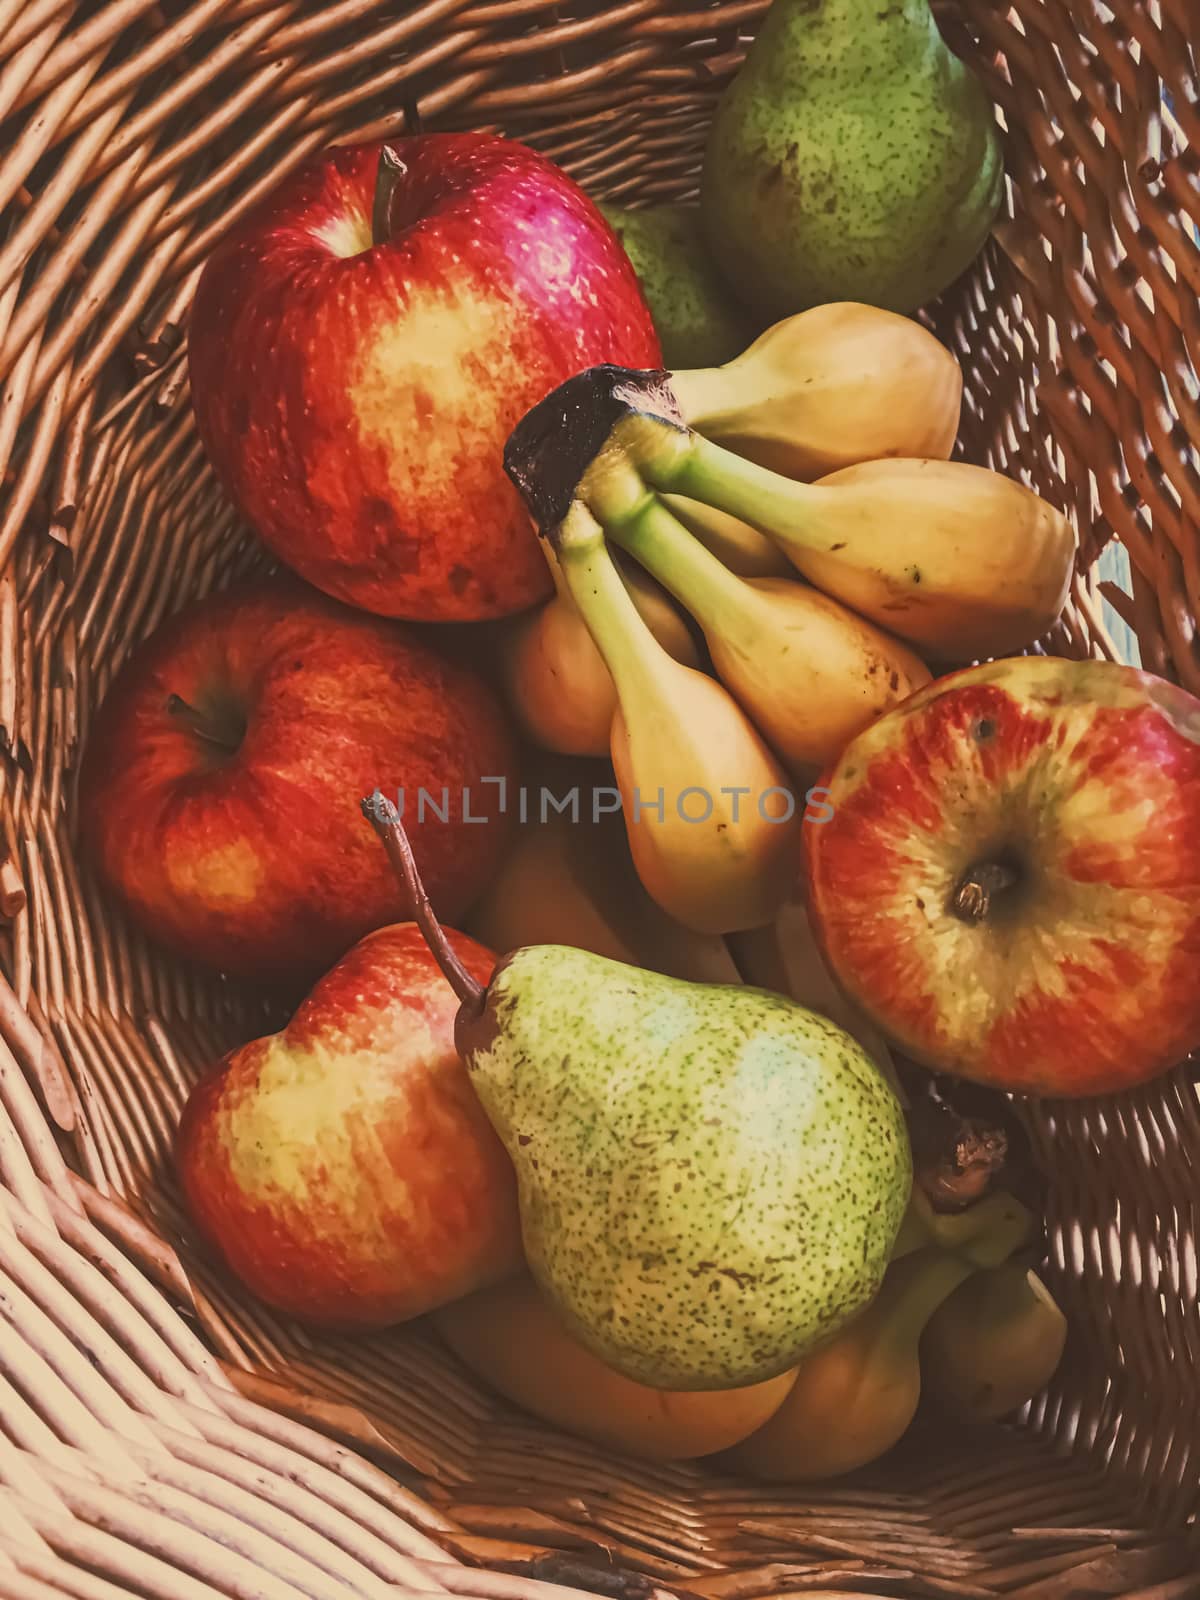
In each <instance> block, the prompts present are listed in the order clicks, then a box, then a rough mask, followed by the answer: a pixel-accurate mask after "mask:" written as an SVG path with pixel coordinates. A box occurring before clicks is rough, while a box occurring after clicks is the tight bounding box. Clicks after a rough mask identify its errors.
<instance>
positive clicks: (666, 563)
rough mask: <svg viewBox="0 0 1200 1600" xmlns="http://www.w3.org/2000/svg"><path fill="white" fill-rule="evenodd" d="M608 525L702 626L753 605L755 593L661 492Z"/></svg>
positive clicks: (727, 619) (728, 619) (729, 618)
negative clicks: (691, 529) (665, 502)
mask: <svg viewBox="0 0 1200 1600" xmlns="http://www.w3.org/2000/svg"><path fill="white" fill-rule="evenodd" d="M602 520H603V521H604V524H605V529H606V531H607V532H608V533H609V534H611V536H612V537H613V538H614V539H616V540H617V542H618V543H619V544H620V545H621V547H622V549H624V550H627V551H628V552H629V554H630V555H631V556H633V557H634V558H635V559H636V560H637V561H638V562H640V563H641V565H642V566H643V567H645V569H646V571H647V572H649V573H650V574H651V575H652V576H653V577H655V578H657V579H658V581H659V582H660V583H661V584H662V585H663V586H664V588H666V589H669V590H670V592H671V593H672V594H673V595H674V596H675V598H676V600H678V601H679V603H680V605H682V606H684V607H685V608H686V609H687V610H688V611H690V612H691V613H692V615H693V616H694V617H695V618H696V619H697V620H698V621H699V623H700V625H701V627H704V628H707V627H710V626H712V625H714V624H723V625H726V626H727V625H728V624H729V623H730V622H731V621H732V619H733V617H734V616H735V615H736V614H738V613H741V614H742V615H743V616H745V614H746V613H747V612H748V611H750V610H751V609H752V607H753V604H754V600H755V595H754V591H753V590H752V589H750V588H749V587H748V586H747V585H746V584H745V583H744V582H743V580H742V579H741V578H739V577H737V576H735V574H734V573H732V572H730V570H729V568H728V567H726V566H725V565H724V564H723V563H722V562H721V561H718V559H717V557H716V556H714V555H713V554H712V553H711V551H708V550H706V549H705V548H704V546H703V545H702V544H701V543H700V540H699V539H697V538H696V537H695V535H694V534H692V533H689V532H688V530H687V528H685V527H684V525H683V523H682V522H680V521H679V519H678V518H677V517H676V516H675V515H674V513H673V512H672V511H671V510H670V509H669V508H668V507H667V506H665V505H663V503H662V501H661V500H660V499H659V498H658V496H657V495H655V494H647V495H646V496H645V497H644V498H643V499H642V500H641V501H640V502H639V504H638V505H637V506H636V507H635V508H634V509H633V511H632V512H631V513H630V514H628V515H627V516H617V517H614V518H613V519H611V520H609V519H607V518H603V519H602Z"/></svg>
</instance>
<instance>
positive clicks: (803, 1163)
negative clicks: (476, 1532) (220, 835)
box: [363, 791, 912, 1390]
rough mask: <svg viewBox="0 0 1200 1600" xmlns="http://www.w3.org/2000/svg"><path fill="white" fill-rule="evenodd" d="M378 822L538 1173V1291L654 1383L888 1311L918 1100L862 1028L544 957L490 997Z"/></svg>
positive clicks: (597, 961) (759, 1359)
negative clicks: (884, 1066)
mask: <svg viewBox="0 0 1200 1600" xmlns="http://www.w3.org/2000/svg"><path fill="white" fill-rule="evenodd" d="M363 811H364V813H365V814H366V816H367V818H368V819H369V820H370V822H371V823H372V824H373V826H374V827H375V830H376V832H377V833H378V834H379V836H380V838H381V839H382V840H383V842H384V844H385V846H386V848H387V852H388V856H389V858H390V859H391V861H392V864H393V866H394V868H395V870H396V873H397V875H398V877H399V878H400V880H401V883H402V884H403V887H404V890H405V894H406V896H407V899H408V903H409V904H411V905H412V907H413V915H414V918H415V920H416V922H417V924H418V925H419V927H420V928H421V931H422V933H423V934H424V935H425V938H426V940H427V941H428V943H429V947H430V949H431V950H432V952H433V954H434V956H435V957H436V959H437V961H438V964H439V965H440V966H441V968H442V971H443V972H444V973H445V975H446V979H447V981H448V982H449V983H450V984H451V985H452V987H453V989H454V991H455V993H456V994H457V995H458V998H459V1000H460V1002H461V1004H460V1007H459V1011H458V1016H457V1019H456V1021H455V1043H456V1045H457V1047H458V1051H459V1054H460V1055H461V1056H462V1058H463V1060H464V1062H465V1063H466V1066H467V1069H468V1071H469V1072H470V1074H471V1083H472V1085H473V1087H474V1089H475V1092H476V1093H477V1094H478V1096H479V1100H480V1103H481V1104H482V1106H483V1109H484V1111H485V1112H486V1113H487V1116H488V1119H489V1120H490V1122H491V1123H492V1126H493V1127H494V1128H495V1129H496V1132H497V1133H498V1134H499V1135H500V1138H501V1140H502V1141H503V1143H504V1146H505V1148H506V1149H507V1151H508V1153H509V1155H510V1157H511V1158H512V1161H513V1165H514V1166H515V1168H516V1172H517V1182H518V1192H519V1199H520V1207H521V1232H522V1237H523V1240H524V1244H525V1252H526V1256H527V1258H528V1262H529V1266H530V1269H531V1271H532V1273H533V1276H534V1278H535V1279H536V1281H537V1282H538V1284H539V1285H540V1287H541V1289H542V1291H543V1293H544V1294H545V1295H546V1296H547V1298H548V1299H549V1300H550V1301H551V1302H552V1303H553V1304H554V1305H555V1307H556V1308H557V1309H558V1311H559V1313H560V1314H561V1315H562V1317H563V1318H564V1320H565V1322H566V1324H567V1326H568V1328H569V1329H570V1330H571V1331H572V1332H573V1333H574V1334H575V1335H576V1337H577V1338H578V1339H579V1340H580V1342H581V1343H582V1344H584V1345H586V1347H587V1348H588V1349H589V1350H591V1351H592V1352H593V1353H594V1354H595V1355H597V1356H599V1357H600V1359H601V1360H603V1361H606V1362H607V1363H608V1365H609V1366H610V1367H613V1368H614V1369H615V1370H616V1371H617V1372H620V1373H623V1374H624V1375H625V1376H626V1377H628V1378H633V1379H635V1380H637V1381H638V1382H641V1383H644V1384H649V1385H651V1386H652V1387H654V1388H659V1389H673V1390H689V1389H690V1390H698V1389H731V1388H738V1387H741V1386H743V1385H747V1384H752V1383H759V1382H762V1381H765V1380H766V1379H768V1378H773V1377H775V1376H776V1375H777V1374H779V1373H782V1372H785V1371H787V1369H788V1368H789V1367H792V1366H795V1364H796V1362H797V1361H798V1360H799V1359H800V1358H801V1357H802V1356H804V1355H806V1354H808V1352H809V1351H811V1350H813V1349H814V1348H816V1347H817V1346H819V1345H820V1344H822V1343H824V1342H825V1341H826V1340H828V1339H830V1338H832V1337H833V1335H834V1334H836V1333H837V1332H838V1331H839V1329H840V1328H841V1327H842V1326H843V1325H844V1324H845V1323H846V1322H848V1321H849V1320H850V1318H851V1317H853V1316H854V1314H855V1313H856V1312H857V1311H859V1310H861V1309H862V1308H863V1307H864V1306H866V1305H867V1304H868V1303H869V1302H870V1301H872V1300H873V1299H874V1297H875V1294H876V1292H877V1291H878V1289H879V1286H880V1284H881V1282H882V1280H883V1275H884V1271H885V1269H886V1267H887V1265H888V1261H889V1258H890V1256H891V1253H892V1247H893V1245H894V1244H895V1243H896V1239H897V1235H898V1234H899V1232H900V1225H901V1222H902V1221H903V1219H904V1215H905V1211H906V1209H907V1207H908V1203H909V1198H910V1194H911V1190H912V1154H911V1151H910V1148H909V1143H908V1130H907V1126H906V1124H905V1120H904V1114H903V1112H902V1110H901V1108H900V1104H899V1101H898V1100H897V1099H896V1097H895V1095H894V1094H893V1092H892V1090H891V1088H890V1086H889V1084H888V1083H887V1081H886V1079H885V1078H884V1076H883V1074H882V1073H881V1072H880V1071H879V1069H878V1067H876V1065H875V1064H874V1062H873V1061H872V1060H871V1058H870V1057H869V1056H868V1055H867V1054H866V1052H865V1051H864V1050H863V1049H862V1047H861V1046H860V1045H859V1044H857V1043H856V1041H855V1040H853V1039H852V1038H851V1037H850V1035H849V1034H847V1033H843V1032H842V1030H841V1029H840V1028H838V1027H836V1026H835V1025H834V1024H833V1023H832V1022H829V1021H827V1020H826V1018H824V1017H822V1016H818V1015H817V1013H816V1012H813V1011H806V1010H805V1009H804V1007H803V1006H798V1005H796V1004H795V1002H794V1001H791V1000H786V999H784V998H783V997H782V996H781V995H777V994H771V993H769V992H768V991H767V990H765V989H751V988H744V987H742V986H741V985H738V984H697V983H688V982H686V981H685V980H683V979H681V978H669V977H664V976H662V975H661V974H659V973H656V972H646V971H643V970H642V969H641V968H640V967H631V966H627V965H626V964H625V963H624V962H621V961H610V960H608V959H607V958H606V957H603V956H597V955H593V954H592V953H591V952H590V951H586V950H576V949H573V948H571V947H569V946H567V945H551V944H543V945H527V946H525V947H524V948H523V949H519V950H516V951H514V952H513V953H512V954H511V955H509V956H506V957H504V959H503V960H501V961H500V962H499V963H498V964H497V966H496V968H495V970H494V972H493V973H492V978H491V982H490V983H489V984H488V986H487V988H486V989H485V988H483V987H482V986H481V985H480V984H479V983H478V982H476V980H475V979H474V978H473V977H472V976H471V975H470V974H469V973H468V972H467V971H466V970H465V968H464V967H463V965H462V963H461V961H459V959H458V957H457V956H456V954H455V953H454V950H453V947H452V946H451V945H450V942H449V941H448V940H447V938H446V936H445V934H444V932H443V931H442V929H441V927H440V926H439V924H438V921H437V918H436V917H435V916H434V914H433V911H432V908H431V907H430V904H429V898H428V896H427V895H426V893H425V891H424V888H423V887H422V885H421V880H420V876H419V875H418V873H417V869H416V865H415V863H414V861H413V855H412V848H411V846H410V844H409V842H408V836H407V835H406V834H405V831H404V826H403V824H402V823H401V821H400V818H399V816H398V815H397V812H396V808H395V807H394V806H393V805H392V804H391V803H390V802H389V801H388V800H386V799H385V798H384V796H383V795H381V794H380V793H379V792H378V791H376V793H375V794H374V795H372V796H371V798H370V799H369V800H364V801H363Z"/></svg>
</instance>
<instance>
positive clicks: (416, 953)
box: [176, 816, 522, 1328]
mask: <svg viewBox="0 0 1200 1600" xmlns="http://www.w3.org/2000/svg"><path fill="white" fill-rule="evenodd" d="M359 825H360V828H361V829H362V832H363V833H364V834H365V835H366V836H367V840H368V842H369V843H373V842H374V836H373V835H372V834H371V831H370V829H369V828H366V827H365V826H363V824H362V818H361V816H360V818H359ZM449 939H450V943H451V946H452V948H453V949H454V950H455V951H456V953H457V954H458V956H459V957H460V958H461V960H462V961H463V963H464V964H465V966H466V968H467V970H468V971H469V972H470V973H471V975H472V976H473V977H474V978H476V979H478V981H479V982H480V983H487V981H488V980H489V978H490V977H491V975H492V969H493V967H494V966H495V957H494V956H493V955H492V954H491V952H490V951H488V950H485V949H484V947H483V946H482V945H480V944H476V943H475V941H474V940H473V939H468V938H467V937H466V936H465V935H463V934H461V933H455V932H453V931H450V932H449ZM457 1010H458V1001H457V1000H456V998H455V996H454V991H453V990H452V989H451V988H450V986H449V984H448V983H447V982H446V980H445V978H444V977H443V976H442V974H441V971H440V969H439V968H438V965H437V962H436V961H435V960H434V958H433V956H432V955H430V953H429V949H428V947H427V946H426V944H425V940H424V939H423V937H422V936H421V933H420V931H419V930H418V928H417V927H416V925H415V924H414V923H402V924H400V925H399V926H396V927H390V928H381V929H379V930H378V931H377V932H375V933H372V934H368V936H367V937H366V938H365V939H363V940H362V941H361V942H360V943H359V944H357V945H355V947H354V948H353V950H351V951H350V952H349V954H347V955H346V956H344V957H343V958H342V960H341V961H339V962H338V964H337V965H336V966H335V967H334V968H333V969H332V971H330V972H328V973H326V975H325V976H324V977H323V978H322V979H321V980H320V982H319V983H317V985H316V986H315V987H314V989H313V990H312V993H311V994H310V995H309V996H308V998H307V999H306V1000H305V1001H304V1002H303V1004H302V1005H301V1006H300V1008H299V1010H298V1011H297V1012H296V1014H295V1016H294V1017H293V1018H292V1020H291V1022H289V1023H288V1025H287V1027H286V1028H284V1029H283V1031H282V1032H280V1033H277V1034H274V1035H272V1036H271V1037H269V1038H265V1039H255V1040H254V1041H253V1043H251V1044H246V1045H243V1046H242V1047H241V1049H239V1050H233V1051H231V1052H230V1053H229V1055H227V1056H226V1057H225V1058H224V1060H223V1061H221V1062H220V1063H219V1065H218V1066H217V1067H216V1068H215V1069H214V1070H213V1071H212V1072H211V1073H210V1074H209V1076H208V1077H206V1078H204V1079H203V1080H202V1081H201V1082H200V1083H199V1084H198V1085H197V1086H196V1088H195V1089H193V1091H192V1093H191V1096H190V1097H189V1099H188V1103H187V1105H186V1107H185V1109H184V1114H183V1118H182V1121H181V1123H180V1127H179V1134H178V1140H177V1146H176V1149H177V1157H178V1164H179V1173H180V1179H181V1182H182V1184H183V1190H184V1194H185V1196H186V1198H187V1202H188V1207H189V1210H190V1211H191V1213H192V1216H193V1218H194V1219H195V1221H196V1224H197V1227H198V1228H199V1230H200V1232H201V1233H202V1234H203V1235H204V1237H205V1239H206V1240H207V1241H208V1242H209V1243H210V1244H211V1245H213V1246H214V1247H215V1248H216V1250H217V1252H218V1253H219V1254H220V1255H221V1256H222V1257H223V1258H224V1260H225V1262H226V1264H227V1265H228V1266H229V1267H230V1268H231V1270H232V1271H233V1272H234V1273H236V1275H237V1276H238V1277H239V1278H240V1279H241V1280H242V1282H243V1283H245V1284H246V1285H247V1287H248V1288H250V1289H251V1290H252V1291H253V1292H254V1293H255V1294H256V1295H258V1296H259V1298H260V1299H262V1300H264V1301H266V1302H267V1303H268V1304H269V1305H272V1306H275V1307H276V1308H277V1309H279V1310H281V1311H287V1312H290V1313H292V1314H293V1315H294V1316H297V1317H301V1318H303V1319H305V1320H306V1321H310V1322H312V1323H315V1324H323V1325H326V1326H331V1327H342V1328H380V1327H385V1326H387V1325H388V1324H389V1323H394V1322H401V1321H404V1320H406V1319H407V1318H409V1317H416V1316H420V1315H421V1314H422V1313H424V1312H426V1311H430V1310H432V1309H433V1308H434V1307H435V1306H441V1305H445V1304H446V1303H447V1301H450V1300H456V1299H457V1298H458V1297H459V1296H460V1295H463V1294H467V1293H469V1292H470V1291H471V1290H473V1289H477V1288H480V1287H482V1286H483V1285H485V1284H490V1283H493V1282H496V1281H497V1280H498V1279H500V1278H503V1277H505V1276H507V1275H508V1274H509V1273H511V1272H513V1271H515V1270H516V1269H517V1268H518V1267H519V1266H520V1264H521V1259H522V1257H521V1246H520V1221H519V1216H518V1211H517V1199H516V1181H515V1177H514V1174H513V1169H512V1167H511V1165H510V1163H509V1160H508V1157H507V1155H506V1154H505V1153H504V1148H503V1146H502V1145H501V1143H500V1140H499V1139H498V1138H497V1136H496V1134H495V1133H494V1132H493V1131H492V1127H491V1124H490V1123H489V1122H488V1120H487V1118H486V1117H485V1116H484V1114H483V1110H482V1108H481V1106H480V1104H479V1101H478V1100H477V1099H476V1097H475V1092H474V1090H473V1089H472V1088H471V1085H470V1082H469V1080H468V1077H467V1072H466V1068H465V1067H464V1066H463V1064H462V1062H461V1060H460V1059H459V1056H458V1052H457V1051H456V1049H455V1047H454V1018H455V1015H456V1013H457Z"/></svg>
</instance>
